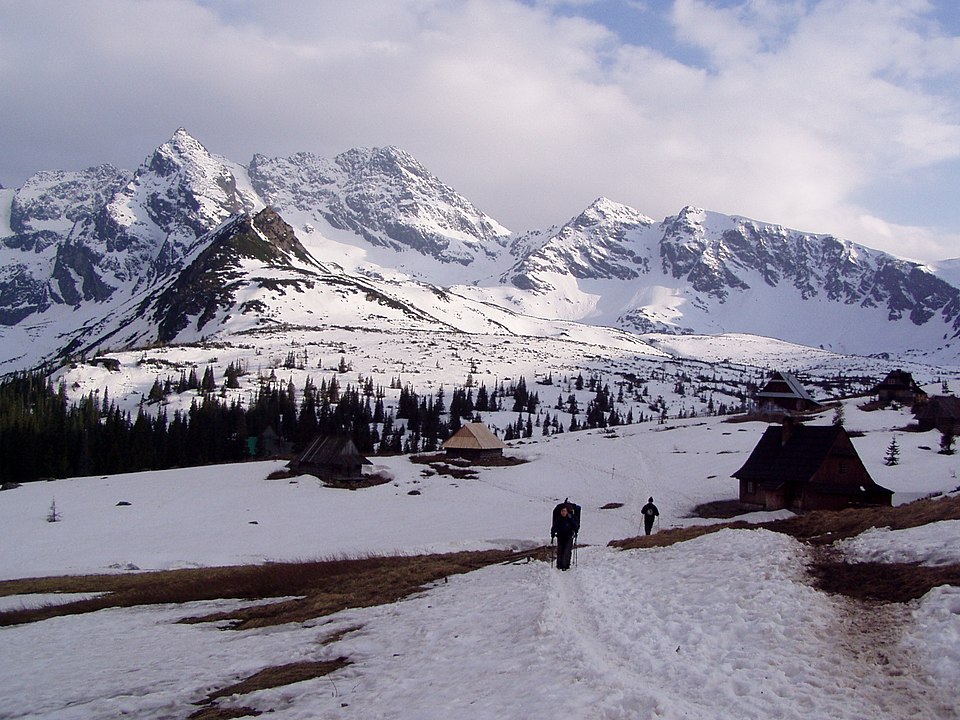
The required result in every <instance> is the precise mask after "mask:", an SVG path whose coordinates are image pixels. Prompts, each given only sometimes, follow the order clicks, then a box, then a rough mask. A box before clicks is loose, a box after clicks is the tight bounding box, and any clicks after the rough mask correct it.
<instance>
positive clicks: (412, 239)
mask: <svg viewBox="0 0 960 720" xmlns="http://www.w3.org/2000/svg"><path fill="white" fill-rule="evenodd" d="M0 202H2V204H3V208H2V210H0V254H2V257H0V260H2V261H3V266H2V269H0V340H2V341H3V342H2V343H0V345H2V347H3V350H2V351H0V370H2V371H9V370H14V369H21V368H24V367H29V366H30V365H32V364H36V363H39V362H41V361H57V360H58V359H62V358H63V357H65V356H67V355H69V354H71V353H76V352H78V351H80V350H83V351H86V352H93V351H95V350H97V349H103V348H107V347H110V348H113V349H118V348H126V347H132V346H134V345H136V344H138V343H139V344H142V343H149V342H158V341H159V342H170V341H178V342H181V341H187V340H191V339H199V338H202V337H209V336H210V335H211V334H213V333H218V332H219V333H227V334H229V333H231V332H235V331H247V330H249V329H250V328H251V327H253V326H256V325H263V324H270V323H272V324H274V325H276V324H277V323H292V324H296V325H301V326H312V327H321V326H326V327H329V326H339V327H367V328H373V329H377V330H384V329H388V328H389V329H395V328H397V327H411V326H415V327H416V328H422V327H423V326H424V325H425V324H427V325H429V324H432V325H434V326H438V327H444V328H447V329H452V330H456V331H460V332H469V333H488V332H492V333H495V334H498V333H504V332H506V333H517V332H520V331H519V330H518V328H521V327H522V328H523V331H522V332H525V333H529V334H531V335H533V336H537V335H541V334H546V336H552V335H556V334H557V332H558V331H557V328H558V327H560V325H559V324H558V323H559V322H561V321H562V322H563V323H564V325H563V327H564V328H565V329H566V330H569V329H571V328H572V327H573V324H580V325H589V326H592V327H594V328H599V327H611V328H616V329H617V331H618V332H620V331H626V332H629V333H633V334H634V335H635V336H636V335H640V334H643V333H651V332H653V333H669V334H697V335H715V334H724V333H734V334H750V335H756V336H766V337H771V338H776V339H779V340H781V341H785V342H789V343H794V344H802V345H806V346H811V347H819V348H825V349H829V350H833V351H836V352H839V353H847V354H849V353H854V354H875V355H880V354H885V355H886V356H888V357H890V358H894V359H896V358H900V359H902V360H903V361H907V360H917V361H923V362H928V363H942V364H947V365H952V364H955V363H956V362H957V358H958V355H957V352H956V343H957V342H958V341H957V333H958V329H960V290H958V289H957V288H956V287H955V286H954V285H951V284H950V283H948V282H945V281H944V280H942V279H940V278H938V277H937V276H936V275H934V274H932V273H930V272H929V271H928V270H927V269H925V268H922V267H920V266H918V265H916V264H913V263H909V262H907V261H903V260H899V259H897V258H894V257H891V256H889V255H886V254H884V253H880V252H877V251H873V250H870V249H868V248H864V247H860V246H857V245H855V244H853V243H850V242H848V241H844V240H840V239H837V238H834V237H832V236H829V235H811V234H808V233H802V232H798V231H794V230H788V229H786V228H783V227H780V226H777V225H771V224H765V223H759V222H756V221H753V220H749V219H746V218H742V217H736V216H727V215H721V214H718V213H713V212H709V211H705V210H701V209H697V208H691V207H687V208H684V209H683V210H682V211H681V212H680V213H679V214H678V215H676V216H673V217H668V218H666V219H665V220H663V221H662V222H660V223H657V222H655V221H654V220H653V219H651V218H649V217H647V216H645V215H643V214H642V213H640V212H638V211H637V210H634V209H633V208H629V207H627V206H624V205H621V204H618V203H616V202H614V201H612V200H609V199H606V198H600V199H598V200H597V201H595V202H594V203H592V204H591V205H590V207H588V208H587V209H586V210H584V211H583V212H582V213H580V214H579V215H577V216H576V217H574V218H572V219H571V220H570V221H569V222H567V223H565V224H563V225H562V226H559V227H557V228H551V229H550V230H547V231H531V232H527V233H524V234H522V235H519V236H516V237H514V236H511V235H510V233H509V231H507V230H506V229H505V228H503V227H502V226H501V225H500V224H499V223H497V222H496V221H495V220H494V219H492V218H490V217H489V216H488V215H486V214H484V213H483V212H482V211H480V210H479V209H477V208H476V207H475V206H473V205H472V204H471V203H470V202H469V201H468V200H466V199H465V198H463V197H462V196H460V195H459V194H457V193H456V192H455V191H454V190H453V189H452V188H450V187H449V186H448V185H446V184H445V183H443V182H442V181H440V180H439V179H438V178H436V177H434V176H433V175H431V174H430V173H429V172H428V171H427V170H426V169H425V168H424V167H423V166H422V165H421V164H420V163H418V162H417V161H416V160H415V159H414V158H413V157H411V156H410V155H409V154H407V153H405V152H403V151H402V150H399V149H397V148H392V147H387V148H374V149H354V150H349V151H347V152H344V153H341V154H340V155H337V156H336V157H335V158H333V159H325V158H320V157H318V156H315V155H312V154H309V153H299V154H296V155H293V156H291V157H288V158H273V159H269V158H266V157H264V156H262V155H257V156H255V157H254V158H253V160H252V161H251V163H250V165H249V166H248V167H244V166H242V165H240V164H238V163H235V162H233V161H230V160H228V159H226V158H223V157H219V156H217V155H214V154H212V153H210V152H209V151H208V150H207V149H206V148H204V147H203V145H201V144H200V143H199V142H198V141H197V140H196V139H194V138H193V137H191V136H190V135H189V134H188V133H187V132H186V131H185V130H183V129H182V128H181V129H180V130H178V131H177V132H176V133H175V134H174V135H173V137H172V138H171V139H170V140H169V141H167V142H166V143H164V144H162V145H161V146H160V147H159V148H157V150H156V151H155V152H153V153H152V154H151V155H150V156H149V157H148V158H147V159H146V160H145V161H144V163H143V164H142V165H141V166H140V167H139V168H138V169H137V171H136V172H135V173H132V174H130V173H125V172H123V171H119V170H116V169H114V168H111V167H109V166H102V167H100V168H93V169H90V170H87V171H83V172H81V173H64V172H48V173H40V174H38V175H37V176H35V177H33V178H31V179H30V181H28V182H27V183H26V184H25V185H24V187H22V188H20V189H19V190H16V191H9V190H4V191H0ZM267 206H269V207H271V208H273V212H275V213H276V214H277V217H278V218H279V222H283V223H284V224H285V225H286V227H288V228H289V232H290V233H292V234H293V235H295V236H296V239H297V242H298V245H299V247H300V250H299V251H298V252H300V253H301V255H302V258H301V259H300V260H302V261H303V262H306V263H307V265H308V266H309V267H310V269H309V270H305V268H304V267H299V266H297V267H295V265H296V263H293V264H290V263H280V264H279V265H276V264H275V265H274V266H273V267H272V269H271V271H270V273H271V280H270V282H264V281H263V280H264V276H256V277H255V276H254V275H256V273H261V269H258V268H260V266H259V265H257V264H256V263H254V264H253V265H248V264H245V263H239V264H234V265H232V266H231V267H232V270H231V272H230V273H217V272H215V271H214V269H208V271H205V272H202V273H201V272H198V271H197V268H196V267H193V263H195V262H196V261H197V259H198V258H199V257H201V256H202V255H203V253H205V252H206V253H207V255H206V256H205V257H207V258H208V261H209V259H210V255H211V253H213V252H214V251H213V250H210V248H211V246H213V245H216V243H217V242H218V241H219V240H218V238H219V237H220V236H219V235H218V232H219V231H220V230H221V229H222V228H224V227H226V226H231V225H230V223H235V222H239V220H238V218H244V217H246V218H248V219H249V218H252V217H253V216H254V215H256V214H257V213H259V212H260V211H261V210H263V209H264V208H265V207H267ZM244 222H248V224H249V220H247V221H244ZM254 236H257V233H256V232H254V235H253V236H251V237H254ZM261 240H262V238H261ZM259 241H260V240H258V241H257V242H259ZM267 244H268V245H269V242H267ZM248 251H249V252H248V255H249V254H251V253H252V256H253V257H256V256H257V255H258V252H259V251H253V250H250V248H248ZM298 262H299V260H298ZM304 272H306V273H307V274H311V273H320V274H319V275H316V276H315V277H314V278H313V279H312V280H310V283H309V286H308V285H305V284H303V283H304V276H303V273H304ZM943 272H946V271H945V270H944V271H943ZM244 273H248V276H247V277H241V276H242V275H243V274H244ZM250 273H253V274H252V275H250ZM321 276H322V277H323V280H322V281H320V280H319V279H318V278H320V277H321ZM201 281H202V282H201ZM226 282H229V283H232V285H231V287H230V288H226V287H224V286H220V287H217V288H213V287H211V284H216V283H226ZM197 283H201V284H202V287H198V286H197ZM241 286H242V287H243V288H244V289H241ZM285 286H286V289H287V290H289V289H290V288H293V287H298V288H299V290H298V291H295V292H287V291H280V290H279V289H278V288H283V287H285ZM170 288H175V292H176V293H177V294H178V295H179V296H182V297H189V296H194V295H195V294H196V293H198V292H199V293H206V294H207V295H208V296H210V295H211V294H213V295H218V296H219V299H218V300H216V302H215V303H214V305H216V307H217V310H216V311H215V312H214V311H212V309H211V308H212V306H209V303H208V307H207V311H206V312H198V314H196V316H195V317H194V318H193V319H192V320H190V321H185V317H186V315H189V314H190V313H186V315H183V313H181V315H183V317H181V318H180V319H178V320H176V322H174V324H175V325H177V330H176V331H175V332H174V331H172V330H170V328H171V327H172V326H171V325H170V323H167V324H166V325H164V327H165V328H166V329H165V330H162V331H158V328H159V327H160V325H161V322H160V320H158V318H157V317H156V313H158V312H160V311H159V310H158V308H160V307H161V306H162V305H165V304H166V305H167V306H169V305H170V304H169V303H165V301H163V300H162V299H161V296H162V295H163V294H164V293H168V294H169V293H170V292H172V291H171V289H170ZM168 309H169V308H168ZM150 313H153V314H152V315H151V314H150ZM241 319H242V321H241ZM411 323H412V325H411ZM566 330H565V331H566ZM597 332H599V333H600V334H603V333H604V332H607V331H597V330H590V331H587V330H577V331H576V332H575V333H574V334H577V333H584V334H590V333H597ZM607 334H608V336H609V337H613V335H612V334H610V333H609V332H607ZM614 334H615V333H614ZM637 342H639V341H637Z"/></svg>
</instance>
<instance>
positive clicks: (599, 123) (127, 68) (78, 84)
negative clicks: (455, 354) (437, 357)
mask: <svg viewBox="0 0 960 720" xmlns="http://www.w3.org/2000/svg"><path fill="white" fill-rule="evenodd" d="M0 101H2V112H0V148H2V155H0V183H2V184H3V185H4V186H6V187H18V186H19V185H21V184H22V183H23V182H24V180H26V179H27V177H29V176H30V175H31V174H33V173H34V172H36V171H39V170H43V169H51V168H62V169H71V170H76V169H81V168H84V167H88V166H91V165H95V164H100V163H104V162H109V163H112V164H114V165H117V166H119V167H124V168H128V169H135V168H136V166H137V165H139V163H140V162H141V161H142V160H143V159H144V158H145V157H146V156H147V155H148V154H149V153H150V152H151V151H152V150H153V149H154V148H155V147H156V146H157V145H159V144H160V143H162V142H163V141H165V140H166V139H168V138H169V137H170V136H171V135H172V134H173V133H174V131H175V130H176V129H177V128H178V127H180V126H183V127H185V128H186V129H187V130H188V131H189V132H190V133H191V134H193V135H194V136H195V137H196V138H197V139H198V140H200V141H201V142H202V143H203V144H204V145H205V146H206V147H207V148H208V149H209V150H210V151H212V152H214V153H217V154H220V155H225V156H226V157H228V158H230V159H232V160H235V161H238V162H242V163H247V162H249V160H250V159H251V157H252V156H253V154H254V153H262V154H265V155H268V156H280V155H283V156H285V155H289V154H292V153H294V152H298V151H310V152H314V153H316V154H319V155H334V154H336V153H338V152H341V151H343V150H346V149H348V148H351V147H358V146H368V147H369V146H381V145H396V146H399V147H401V148H403V149H405V150H407V151H409V152H410V153H412V154H413V155H414V156H416V157H417V158H418V159H419V160H420V161H421V162H422V163H423V164H424V165H425V166H426V167H427V168H428V169H429V170H431V171H432V172H433V173H434V174H436V175H438V176H439V177H440V178H441V179H442V180H444V181H445V182H446V183H448V184H449V185H451V186H453V187H454V188H455V189H457V190H458V191H459V192H461V193H462V194H463V195H465V196H466V197H467V198H468V199H469V200H471V201H472V202H473V203H474V204H476V205H477V206H478V207H480V208H481V209H482V210H484V211H485V212H487V213H489V214H490V215H492V216H493V217H495V218H496V219H498V220H499V221H500V222H502V223H503V224H505V225H506V226H507V227H509V228H511V229H512V230H515V231H522V230H527V229H531V228H535V227H545V226H548V225H551V224H554V223H560V222H564V221H566V220H568V219H569V218H570V217H572V216H574V215H576V214H578V213H579V212H580V211H581V210H582V209H583V208H584V207H585V206H586V205H587V204H589V203H590V202H592V201H593V200H594V199H595V198H597V197H598V196H601V195H603V196H607V197H609V198H611V199H613V200H616V201H619V202H622V203H625V204H628V205H631V206H633V207H635V208H637V209H638V210H640V211H642V212H644V213H646V214H647V215H650V216H652V217H654V218H655V219H658V220H659V219H662V218H663V217H665V216H667V215H672V214H675V213H676V212H678V211H679V210H680V209H681V208H682V207H683V206H684V205H697V206H700V207H704V208H707V209H711V210H716V211H719V212H723V213H728V214H738V215H746V216H748V217H752V218H755V219H758V220H764V221H768V222H774V223H779V224H783V225H786V226H788V227H792V228H796V229H800V230H808V231H812V232H830V233H834V234H837V235H841V236H843V237H846V238H849V239H851V240H854V241H856V242H859V243H862V244H865V245H868V246H870V247H875V248H879V249H883V250H887V251H889V252H893V253H895V254H897V255H900V256H904V257H909V258H914V259H918V260H923V261H935V260H938V259H942V258H946V257H960V198H958V189H960V3H957V2H955V0H935V1H933V0H351V1H350V2H343V1H342V0H269V1H267V0H262V1H260V0H0Z"/></svg>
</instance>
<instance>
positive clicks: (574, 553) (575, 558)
mask: <svg viewBox="0 0 960 720" xmlns="http://www.w3.org/2000/svg"><path fill="white" fill-rule="evenodd" d="M579 549H580V546H579V545H577V536H576V535H574V536H573V564H574V566H576V564H577V551H578V550H579Z"/></svg>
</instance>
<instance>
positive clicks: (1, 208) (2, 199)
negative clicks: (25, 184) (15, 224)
mask: <svg viewBox="0 0 960 720" xmlns="http://www.w3.org/2000/svg"><path fill="white" fill-rule="evenodd" d="M16 194H17V191H16V190H12V189H9V188H0V237H6V236H7V235H12V234H13V230H12V229H11V227H10V212H11V210H12V209H13V198H14V197H15V196H16Z"/></svg>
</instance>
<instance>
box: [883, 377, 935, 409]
mask: <svg viewBox="0 0 960 720" xmlns="http://www.w3.org/2000/svg"><path fill="white" fill-rule="evenodd" d="M872 394H873V395H876V396H877V401H878V402H881V403H884V404H887V403H891V402H898V403H900V404H901V405H906V406H908V407H913V406H914V405H917V404H922V403H925V402H926V401H927V393H926V392H924V391H923V389H922V388H921V387H920V386H919V385H917V383H916V382H915V381H914V379H913V375H912V374H910V373H908V372H907V371H906V370H891V371H890V372H889V373H887V376H886V377H885V378H884V379H883V381H882V382H881V383H880V384H879V385H877V386H876V387H875V388H874V389H873V393H872Z"/></svg>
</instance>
